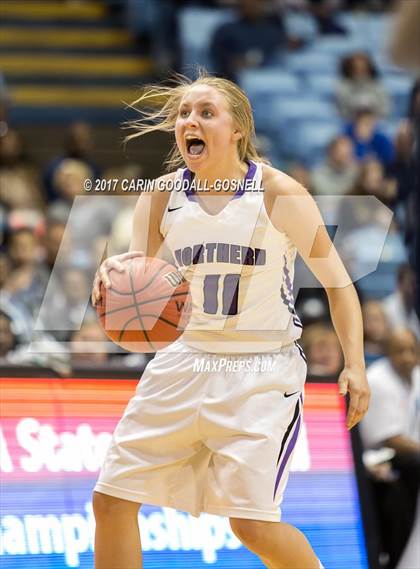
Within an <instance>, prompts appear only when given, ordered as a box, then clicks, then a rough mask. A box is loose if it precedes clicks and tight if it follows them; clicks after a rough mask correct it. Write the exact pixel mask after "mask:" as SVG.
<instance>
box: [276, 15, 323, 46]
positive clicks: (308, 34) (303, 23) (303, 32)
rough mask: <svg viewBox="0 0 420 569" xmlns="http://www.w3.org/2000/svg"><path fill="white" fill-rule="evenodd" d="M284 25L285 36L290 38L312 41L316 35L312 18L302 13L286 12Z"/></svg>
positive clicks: (316, 30) (316, 31)
mask: <svg viewBox="0 0 420 569" xmlns="http://www.w3.org/2000/svg"><path fill="white" fill-rule="evenodd" d="M284 25H285V28H286V32H287V35H288V36H291V37H298V38H301V39H303V40H313V39H314V38H315V37H316V36H317V35H318V28H317V25H316V22H315V20H314V18H313V17H312V16H311V15H310V14H307V13H304V12H295V11H292V10H288V11H286V13H285V17H284Z"/></svg>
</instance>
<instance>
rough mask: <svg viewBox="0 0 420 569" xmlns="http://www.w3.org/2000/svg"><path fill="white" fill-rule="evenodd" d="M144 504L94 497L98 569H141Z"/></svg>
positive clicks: (94, 495)
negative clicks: (139, 521)
mask: <svg viewBox="0 0 420 569" xmlns="http://www.w3.org/2000/svg"><path fill="white" fill-rule="evenodd" d="M139 508H140V504H138V503H136V502H130V501H129V500H121V499H120V498H114V497H112V496H107V495H106V494H101V493H100V492H94V493H93V511H94V514H95V520H96V530H95V569H116V567H118V569H141V566H142V562H141V546H140V532H139V526H138V511H139Z"/></svg>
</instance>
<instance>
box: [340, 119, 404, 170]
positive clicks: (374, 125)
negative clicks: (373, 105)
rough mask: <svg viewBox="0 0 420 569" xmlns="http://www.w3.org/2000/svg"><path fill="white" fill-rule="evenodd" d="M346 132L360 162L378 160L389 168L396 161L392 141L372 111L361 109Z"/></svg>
mask: <svg viewBox="0 0 420 569" xmlns="http://www.w3.org/2000/svg"><path fill="white" fill-rule="evenodd" d="M344 132H345V134H346V135H347V136H348V137H349V138H350V139H351V141H352V143H353V152H354V155H355V157H356V158H357V159H358V160H360V161H363V160H365V159H368V158H376V159H377V160H379V161H380V162H381V163H382V164H383V165H384V166H387V165H388V164H390V163H391V162H392V160H393V159H394V146H393V144H392V141H391V140H390V139H389V138H388V136H387V135H386V134H384V133H383V132H381V130H380V129H379V128H378V118H377V115H376V114H375V112H374V111H373V110H372V109H369V108H365V109H360V110H359V111H358V112H357V113H356V116H355V119H354V121H353V122H351V123H349V124H348V125H347V126H346V128H345V131H344Z"/></svg>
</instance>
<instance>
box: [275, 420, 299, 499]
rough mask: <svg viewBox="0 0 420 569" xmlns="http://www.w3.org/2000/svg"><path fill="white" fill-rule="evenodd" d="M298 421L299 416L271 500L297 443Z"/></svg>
mask: <svg viewBox="0 0 420 569" xmlns="http://www.w3.org/2000/svg"><path fill="white" fill-rule="evenodd" d="M300 419H301V415H299V419H298V420H297V423H296V427H295V430H294V432H293V435H292V438H291V439H290V441H289V445H288V447H287V449H286V452H285V454H284V457H283V460H282V461H281V464H280V469H279V471H278V473H277V478H276V483H275V485H274V493H273V500H274V498H275V497H276V492H277V488H278V486H279V484H280V480H281V477H282V476H283V472H284V469H285V467H286V464H287V461H288V460H289V457H290V455H291V453H292V450H293V449H294V448H295V445H296V441H297V438H298V434H299V429H300Z"/></svg>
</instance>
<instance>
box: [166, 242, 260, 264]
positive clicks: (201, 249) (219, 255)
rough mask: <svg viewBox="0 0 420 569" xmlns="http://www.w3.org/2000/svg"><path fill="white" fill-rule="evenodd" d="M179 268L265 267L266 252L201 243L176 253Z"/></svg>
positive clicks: (232, 245)
mask: <svg viewBox="0 0 420 569" xmlns="http://www.w3.org/2000/svg"><path fill="white" fill-rule="evenodd" d="M174 254H175V258H176V260H177V262H178V264H179V266H189V265H197V264H199V263H232V264H235V265H265V264H266V258H267V255H266V250H265V249H258V248H254V249H253V248H252V247H244V246H242V245H235V244H230V243H200V244H197V245H193V246H188V247H184V248H182V249H177V250H176V251H174Z"/></svg>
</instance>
